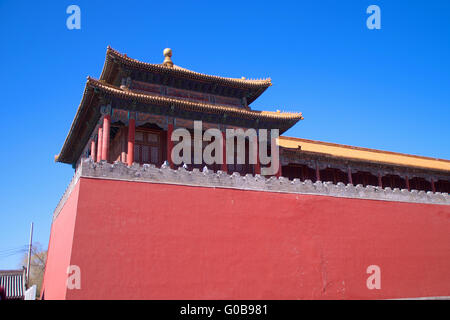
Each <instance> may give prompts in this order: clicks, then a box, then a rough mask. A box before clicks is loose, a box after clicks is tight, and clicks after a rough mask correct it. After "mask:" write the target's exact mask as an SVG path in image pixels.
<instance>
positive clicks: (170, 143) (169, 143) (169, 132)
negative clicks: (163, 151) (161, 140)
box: [167, 123, 173, 168]
mask: <svg viewBox="0 0 450 320" xmlns="http://www.w3.org/2000/svg"><path fill="white" fill-rule="evenodd" d="M172 132H173V124H172V123H169V124H168V125H167V161H168V162H169V166H170V167H171V168H173V161H172V149H173V141H172Z"/></svg>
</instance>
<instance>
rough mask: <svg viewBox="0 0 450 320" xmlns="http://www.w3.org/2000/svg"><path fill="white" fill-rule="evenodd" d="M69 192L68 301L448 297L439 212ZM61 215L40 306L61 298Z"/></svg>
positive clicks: (114, 186) (148, 187)
mask: <svg viewBox="0 0 450 320" xmlns="http://www.w3.org/2000/svg"><path fill="white" fill-rule="evenodd" d="M78 187H79V194H76V191H77V190H78V189H75V190H74V192H73V193H72V196H71V198H70V199H69V200H72V199H73V198H75V197H79V198H78V206H77V207H76V210H77V217H76V225H75V232H74V240H73V248H72V250H71V258H70V263H71V264H74V265H78V266H79V267H80V268H81V290H76V289H74V290H68V291H67V295H66V298H68V299H96V298H102V299H122V298H132V299H356V298H367V299H372V298H375V299H379V298H406V297H427V296H428V297H429V296H450V273H449V272H448V270H450V206H443V205H425V204H412V203H399V202H386V201H373V200H356V199H345V198H333V197H326V196H312V195H296V194H281V193H269V192H256V191H242V190H232V189H220V188H217V189H214V188H200V187H188V186H176V185H164V184H151V183H139V182H124V181H113V180H99V179H87V178H81V179H80V181H79V185H78ZM66 207H67V208H66ZM69 209H70V210H71V212H73V210H74V208H73V206H68V204H66V206H65V207H64V210H66V211H69ZM64 214H65V212H64V211H63V212H61V214H60V216H59V217H58V218H57V219H56V221H55V223H54V225H53V228H52V236H51V241H50V242H51V243H50V252H49V264H48V267H47V274H46V279H45V281H46V283H45V290H46V291H45V297H46V298H47V299H49V298H63V297H64V296H63V295H62V294H61V293H60V291H61V285H62V284H61V283H62V280H63V279H62V275H61V270H62V269H64V268H62V267H60V265H62V264H64V263H65V261H66V255H67V254H68V252H70V239H69V238H70V237H71V229H70V228H71V227H72V224H71V223H72V220H71V219H72V218H70V219H69V217H68V216H69V214H67V216H65V215H64ZM70 217H72V216H70ZM60 220H61V221H60ZM61 239H62V240H63V241H62V242H63V243H59V244H58V245H57V244H56V242H57V241H58V242H59V241H60V240H61ZM62 247H64V250H63V249H62ZM55 256H60V257H61V259H62V260H61V261H58V263H56V262H55V261H56V260H57V259H55ZM55 265H56V266H55ZM369 265H378V266H380V268H381V290H369V289H367V286H366V280H367V278H368V277H369V275H368V274H366V269H367V267H368V266H369ZM64 284H65V283H64Z"/></svg>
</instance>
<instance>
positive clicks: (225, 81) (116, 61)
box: [100, 46, 272, 104]
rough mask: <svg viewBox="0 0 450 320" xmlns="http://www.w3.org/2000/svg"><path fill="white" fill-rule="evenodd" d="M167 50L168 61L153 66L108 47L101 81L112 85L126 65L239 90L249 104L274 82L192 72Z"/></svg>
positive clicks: (268, 79)
mask: <svg viewBox="0 0 450 320" xmlns="http://www.w3.org/2000/svg"><path fill="white" fill-rule="evenodd" d="M166 50H170V49H166ZM166 50H165V51H164V54H165V55H166V60H164V62H163V63H161V64H153V63H147V62H142V61H139V60H136V59H132V58H130V57H128V56H127V55H126V54H122V53H120V52H118V51H117V50H114V49H113V48H111V47H110V46H108V48H107V50H106V60H105V64H104V66H103V70H102V73H101V75H100V80H104V81H106V82H108V83H111V84H112V82H113V80H114V79H113V78H112V74H114V72H113V71H114V68H117V67H119V66H121V65H124V66H127V67H129V68H132V69H138V70H142V71H146V72H150V73H157V74H166V75H169V76H173V77H176V78H184V79H188V80H192V81H199V82H202V83H210V84H211V85H222V86H225V87H230V88H238V89H241V90H243V91H245V92H246V98H247V102H248V103H249V104H250V103H251V102H253V101H254V100H255V99H256V98H257V97H259V96H260V95H261V94H262V93H263V92H264V91H265V90H266V89H267V88H268V87H270V86H271V85H272V81H271V79H270V78H267V79H245V78H241V79H239V78H227V77H220V76H214V75H207V74H203V73H199V72H195V71H191V70H188V69H185V68H182V67H180V66H177V65H175V64H173V63H172V61H171V59H170V57H171V55H172V53H171V51H166Z"/></svg>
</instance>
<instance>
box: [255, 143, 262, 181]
mask: <svg viewBox="0 0 450 320" xmlns="http://www.w3.org/2000/svg"><path fill="white" fill-rule="evenodd" d="M255 174H261V164H260V163H259V139H258V138H257V139H256V164H255Z"/></svg>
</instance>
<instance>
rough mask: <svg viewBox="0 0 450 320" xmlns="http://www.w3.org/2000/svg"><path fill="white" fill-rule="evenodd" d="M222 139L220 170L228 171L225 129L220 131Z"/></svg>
mask: <svg viewBox="0 0 450 320" xmlns="http://www.w3.org/2000/svg"><path fill="white" fill-rule="evenodd" d="M222 140H223V148H222V150H223V151H222V153H223V154H222V166H221V170H222V171H223V172H228V166H227V139H226V134H225V131H222Z"/></svg>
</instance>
